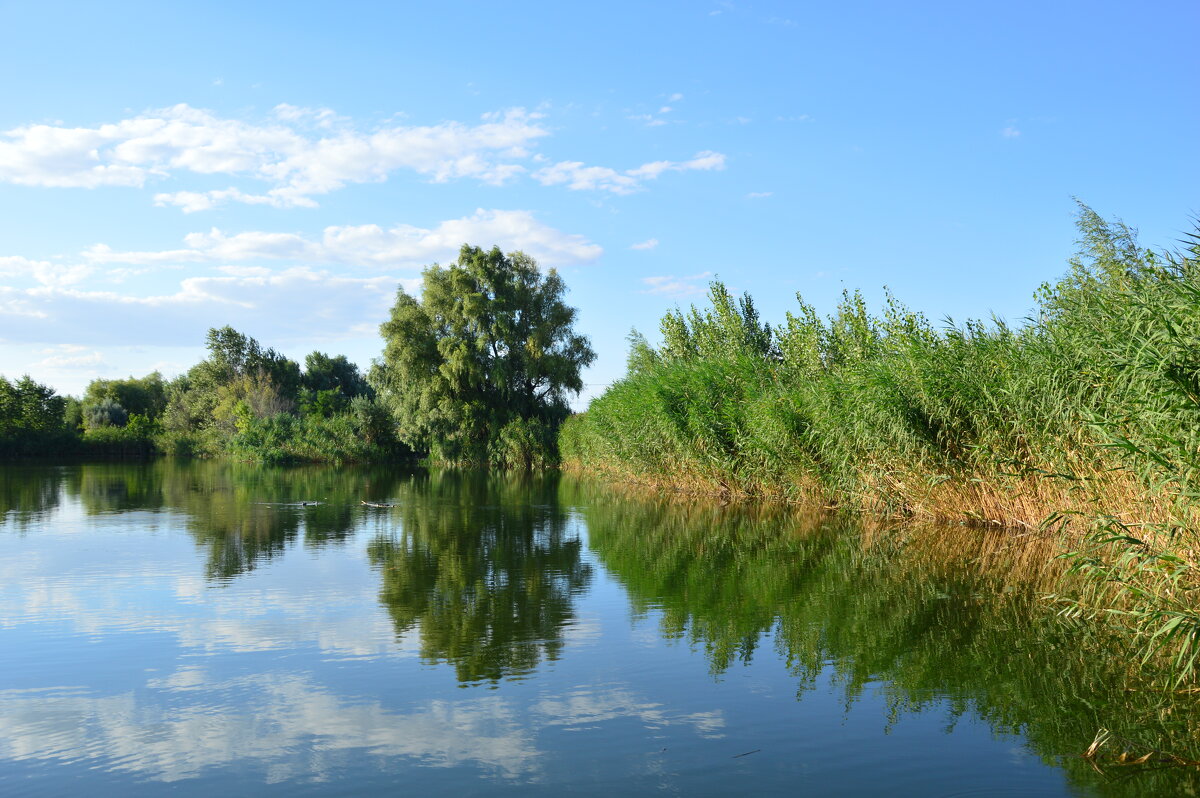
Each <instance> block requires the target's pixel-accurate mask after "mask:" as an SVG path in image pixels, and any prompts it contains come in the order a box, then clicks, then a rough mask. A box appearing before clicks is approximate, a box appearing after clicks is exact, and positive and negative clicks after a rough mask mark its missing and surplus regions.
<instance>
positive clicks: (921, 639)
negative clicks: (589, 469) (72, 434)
mask: <svg viewBox="0 0 1200 798" xmlns="http://www.w3.org/2000/svg"><path fill="white" fill-rule="evenodd" d="M364 501H365V502H369V503H371V504H372V505H375V506H368V505H367V504H363V502H364ZM0 511H3V524H2V525H0V795H5V796H7V795H17V796H24V795H30V796H34V795H36V796H48V795H78V794H88V795H158V794H163V793H166V792H170V793H171V794H172V795H203V796H211V795H214V794H217V795H220V794H228V795H246V794H254V795H263V796H266V795H276V794H279V795H284V794H286V795H289V796H294V795H372V794H376V793H378V794H397V793H403V794H408V795H492V794H520V795H530V794H545V795H560V794H564V793H565V794H580V795H612V794H627V795H640V794H657V793H665V794H679V795H689V796H692V795H731V794H739V793H740V794H747V795H814V796H824V795H837V796H876V795H889V796H908V795H912V796H953V795H961V796H968V795H969V796H992V795H996V796H1000V795H1014V796H1015V795H1021V796H1060V795H1061V796H1067V795H1070V796H1078V795H1147V796H1158V795H1185V794H1186V795H1194V794H1196V792H1197V787H1198V785H1200V778H1197V774H1196V771H1195V770H1194V769H1185V768H1178V767H1162V766H1149V765H1141V766H1129V765H1121V764H1118V763H1117V762H1115V761H1113V760H1112V758H1111V757H1110V758H1109V760H1107V761H1105V760H1103V759H1100V760H1097V761H1096V762H1091V761H1088V760H1086V759H1084V758H1083V757H1082V754H1083V752H1084V751H1085V750H1086V749H1087V748H1088V746H1089V744H1090V743H1091V742H1092V740H1093V739H1094V738H1095V735H1096V734H1097V732H1098V731H1099V730H1100V729H1101V728H1105V729H1109V730H1111V732H1112V733H1113V735H1114V738H1113V739H1114V740H1117V741H1118V742H1112V743H1110V744H1109V749H1108V750H1111V751H1112V752H1113V753H1116V752H1118V751H1120V750H1124V749H1123V748H1122V746H1124V748H1125V749H1128V751H1129V752H1130V754H1131V755H1134V754H1141V753H1145V752H1147V751H1148V750H1149V746H1154V747H1156V748H1158V749H1160V750H1169V751H1172V752H1177V753H1180V754H1187V753H1190V752H1191V751H1192V750H1194V749H1195V748H1197V746H1196V745H1195V744H1194V743H1195V736H1194V735H1195V730H1196V729H1197V728H1198V727H1200V721H1198V720H1197V712H1196V709H1195V703H1196V702H1195V699H1194V698H1192V697H1190V696H1185V697H1170V696H1166V697H1164V695H1162V694H1161V693H1157V692H1154V691H1153V690H1150V689H1148V688H1147V686H1146V685H1143V684H1141V682H1140V681H1139V679H1140V676H1139V668H1138V667H1137V665H1136V664H1135V663H1132V662H1131V658H1130V656H1128V655H1127V654H1126V653H1125V652H1124V650H1123V649H1122V647H1121V641H1120V639H1119V638H1114V637H1111V636H1109V635H1108V634H1107V633H1105V632H1104V630H1103V629H1102V628H1099V627H1097V626H1095V625H1094V624H1093V625H1089V624H1069V623H1066V622H1064V621H1062V620H1060V619H1059V618H1058V617H1057V616H1056V615H1055V613H1054V611H1053V608H1052V607H1051V606H1050V604H1049V603H1048V600H1047V599H1046V597H1045V596H1046V594H1047V593H1049V592H1052V591H1053V589H1054V574H1055V566H1054V563H1053V560H1052V559H1051V557H1050V552H1049V549H1048V545H1047V544H1046V543H1044V542H1040V541H1038V540H1037V539H1036V537H1033V536H1026V537H1024V538H1017V537H1015V536H1014V535H1013V534H1011V533H1001V532H982V531H979V530H977V529H972V528H968V527H942V528H933V527H915V528H914V527H906V526H902V525H897V524H887V523H882V522H878V521H868V520H864V519H856V518H850V517H845V516H837V515H830V514H828V513H822V512H804V511H799V510H795V509H788V508H783V507H769V506H768V507H763V506H759V507H755V506H739V505H721V504H718V503H715V502H711V501H707V500H699V499H688V498H680V497H676V498H672V497H654V496H648V495H645V494H631V493H629V492H628V491H621V490H617V489H614V488H611V487H606V486H603V485H600V484H597V483H594V482H589V481H587V480H582V479H576V478H573V477H570V476H559V475H557V474H547V475H523V476H503V475H495V474H493V475H487V474H481V473H464V472H432V473H430V472H424V471H406V470H398V469H387V468H324V467H321V468H317V467H314V468H296V469H272V468H262V467H256V466H251V465H241V464H230V463H209V462H200V463H180V462H173V461H169V460H164V461H159V462H154V463H149V464H138V465H126V464H85V465H72V466H62V467H49V466H4V467H2V468H0ZM1114 746H1115V747H1114Z"/></svg>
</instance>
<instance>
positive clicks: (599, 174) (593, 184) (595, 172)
mask: <svg viewBox="0 0 1200 798" xmlns="http://www.w3.org/2000/svg"><path fill="white" fill-rule="evenodd" d="M724 168H725V156H724V155H723V154H721V153H719V152H713V151H711V150H706V151H704V152H700V153H697V154H696V157H694V158H692V159H691V160H689V161H651V162H650V163H645V164H642V165H641V166H639V167H637V168H636V169H628V170H626V171H625V172H618V171H616V170H615V169H610V168H608V167H607V166H585V165H584V164H583V163H581V162H579V161H560V162H559V163H556V164H554V165H552V166H547V167H543V168H542V169H539V170H538V171H536V172H534V173H533V176H534V178H535V179H537V180H538V181H540V182H541V183H542V185H547V186H550V185H561V184H566V186H567V188H569V189H572V190H574V191H585V190H592V191H609V192H612V193H613V194H632V193H633V192H635V191H638V190H640V189H641V188H642V182H643V181H645V180H655V179H657V178H658V176H659V175H661V174H662V173H663V172H690V171H711V170H721V169H724Z"/></svg>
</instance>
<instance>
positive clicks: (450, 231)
mask: <svg viewBox="0 0 1200 798" xmlns="http://www.w3.org/2000/svg"><path fill="white" fill-rule="evenodd" d="M464 243H473V244H478V245H480V246H489V247H490V246H492V245H495V246H499V247H500V248H501V249H504V250H506V251H513V250H518V249H519V250H521V251H523V252H525V253H526V254H528V255H531V256H533V257H534V258H535V259H537V261H538V262H539V263H541V264H542V265H544V266H562V265H571V264H578V263H586V262H589V261H593V260H595V259H596V258H598V257H600V255H601V253H602V252H603V249H602V248H601V247H600V246H599V245H598V244H593V243H591V242H590V241H588V240H587V239H586V238H584V237H583V236H581V235H577V234H572V233H564V232H562V231H560V230H557V229H555V228H553V227H550V226H549V225H547V224H544V223H543V222H540V221H538V220H537V218H536V217H534V215H533V214H532V213H530V212H529V211H522V210H485V209H482V208H480V209H478V210H476V211H475V213H474V214H472V215H471V216H465V217H462V218H461V219H449V220H446V221H443V222H440V223H439V224H438V225H437V226H435V227H432V228H424V227H417V226H415V225H407V224H400V225H395V226H393V227H391V228H388V229H384V228H383V227H381V226H379V225H376V224H364V225H341V226H331V227H326V228H325V230H324V232H323V234H322V236H321V237H320V238H319V239H309V238H305V237H304V236H301V235H299V234H296V233H268V232H261V231H249V232H243V233H236V234H233V235H227V234H226V233H224V232H222V231H221V230H219V229H217V228H215V227H214V228H212V229H211V230H210V231H209V232H207V233H189V234H188V235H187V236H185V237H184V248H182V249H172V250H157V251H140V252H116V251H113V249H112V248H111V247H109V246H107V245H105V244H96V245H95V246H92V247H89V248H88V249H87V250H85V251H84V253H83V256H84V259H85V260H86V261H88V262H89V263H119V264H129V265H154V264H173V263H209V262H225V263H229V262H234V261H247V260H289V261H293V262H299V263H310V264H335V263H336V264H347V265H353V266H358V265H364V264H366V265H372V266H381V267H388V268H395V267H413V266H419V265H423V264H427V263H431V262H433V261H449V260H452V259H453V258H454V256H455V255H457V254H458V250H459V248H460V247H461V246H462V245H463V244H464Z"/></svg>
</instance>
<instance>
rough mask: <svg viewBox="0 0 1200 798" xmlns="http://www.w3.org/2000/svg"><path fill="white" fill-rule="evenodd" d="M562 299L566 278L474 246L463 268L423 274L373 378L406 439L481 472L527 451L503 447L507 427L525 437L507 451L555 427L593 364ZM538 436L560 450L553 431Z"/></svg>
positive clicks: (465, 252) (386, 329)
mask: <svg viewBox="0 0 1200 798" xmlns="http://www.w3.org/2000/svg"><path fill="white" fill-rule="evenodd" d="M565 293H566V286H565V285H564V284H563V281H562V279H561V278H560V277H559V276H558V273H557V272H555V271H554V270H553V269H551V270H549V271H548V272H546V273H542V272H540V271H539V270H538V267H537V263H536V262H535V261H534V260H533V258H531V257H529V256H528V255H525V254H523V253H521V252H513V253H509V254H507V255H505V254H504V253H502V252H501V251H500V250H499V248H492V249H491V250H490V251H485V250H483V249H480V248H478V247H472V246H466V245H464V246H463V248H462V250H461V252H460V253H459V257H458V261H457V262H456V263H453V264H451V265H450V266H447V267H442V266H438V265H436V264H435V265H433V266H430V267H429V268H427V269H426V270H425V271H424V273H423V290H422V293H421V298H420V299H417V298H415V297H412V296H409V295H408V294H407V293H405V291H404V289H403V288H401V289H400V290H399V292H398V293H397V296H396V304H395V305H394V306H393V308H392V313H391V318H390V319H389V320H388V321H386V322H385V323H384V324H383V325H382V327H381V328H380V330H381V332H382V334H383V338H384V352H383V357H382V358H381V359H379V360H378V361H376V364H375V367H374V369H373V370H372V382H373V383H374V384H375V386H376V388H377V389H378V390H379V391H380V395H381V398H382V400H383V401H384V402H386V403H387V404H388V405H389V406H390V407H391V409H392V411H393V413H394V414H395V417H396V420H397V424H398V426H399V432H400V436H401V438H402V439H403V440H404V441H405V442H406V443H408V444H409V445H411V446H412V447H413V448H414V449H417V450H421V451H427V452H430V453H431V454H432V455H433V456H434V458H435V459H439V460H445V461H457V462H464V461H469V462H477V463H483V462H487V461H488V460H489V459H492V460H495V459H497V453H498V452H500V451H501V450H502V449H512V448H520V447H514V446H511V445H508V446H504V447H497V445H496V444H497V443H498V442H499V441H500V440H501V439H502V431H503V430H504V429H505V428H506V427H507V426H508V425H510V424H513V423H518V424H520V426H521V432H522V434H520V435H518V434H516V433H517V430H516V429H515V428H514V429H511V430H509V434H508V435H507V436H504V437H505V438H506V443H511V442H513V441H516V440H518V439H519V440H526V439H531V435H530V433H529V431H530V430H532V429H547V430H550V431H553V430H556V429H557V428H558V425H559V424H561V423H562V421H563V419H565V418H566V417H567V416H568V415H569V414H570V408H569V406H568V404H567V397H568V394H571V393H578V392H579V391H580V390H581V389H582V388H583V383H582V381H581V380H580V376H579V372H580V369H582V368H583V367H585V366H587V365H589V364H590V363H591V362H592V361H593V360H594V359H595V353H594V352H593V351H592V349H591V346H590V345H589V343H588V340H587V338H586V337H584V336H582V335H580V334H578V333H576V332H575V331H574V329H573V325H574V323H575V309H574V308H571V307H568V306H567V304H566V303H565V302H564V301H563V295H564V294H565ZM535 421H536V422H537V423H536V424H534V425H533V426H530V422H535ZM538 437H540V438H542V439H544V440H549V441H551V442H550V443H547V444H546V445H547V447H548V448H550V449H551V450H552V449H553V443H552V440H553V434H552V433H551V434H548V435H539V436H538ZM499 459H501V460H503V461H505V462H506V463H507V460H508V459H509V458H506V457H504V456H503V455H500V456H499ZM520 459H522V460H524V461H526V462H528V461H531V460H534V459H540V458H531V457H529V456H528V453H527V452H523V453H522V455H521V458H520ZM507 464H510V465H511V464H512V463H507Z"/></svg>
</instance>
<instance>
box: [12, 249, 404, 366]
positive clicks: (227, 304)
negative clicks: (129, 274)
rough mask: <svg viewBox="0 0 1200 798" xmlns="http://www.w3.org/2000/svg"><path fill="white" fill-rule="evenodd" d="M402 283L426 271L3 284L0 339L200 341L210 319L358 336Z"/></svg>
mask: <svg viewBox="0 0 1200 798" xmlns="http://www.w3.org/2000/svg"><path fill="white" fill-rule="evenodd" d="M398 284H399V285H404V286H405V288H406V290H409V291H410V292H411V291H415V290H417V289H418V287H419V280H417V279H411V278H410V279H400V278H398V277H396V276H394V275H386V276H384V275H381V276H373V277H354V276H344V275H337V274H332V273H330V272H328V271H323V270H319V269H312V268H309V267H305V266H295V267H290V268H284V269H279V270H270V269H254V270H244V269H242V270H239V269H229V270H224V271H223V270H221V269H218V270H217V271H216V273H215V274H212V275H204V276H195V277H187V278H184V279H183V280H181V281H180V282H179V283H178V284H177V286H176V288H175V290H174V291H168V292H165V293H159V294H154V295H149V296H135V295H129V294H121V293H117V292H114V291H88V290H80V289H78V288H73V287H51V286H39V287H35V288H29V289H17V288H12V287H8V286H0V338H3V339H4V340H5V341H7V342H9V343H53V344H64V343H66V344H76V343H78V342H80V341H87V342H89V344H91V345H93V346H102V345H129V344H133V343H138V342H147V341H152V342H154V345H155V346H189V345H195V344H196V343H197V342H198V341H202V340H203V338H204V332H205V330H207V329H208V328H209V327H213V326H220V325H222V324H232V325H233V326H234V327H237V328H239V329H253V330H256V331H258V334H259V335H261V336H262V337H263V338H264V339H266V340H270V341H272V342H276V343H280V344H285V343H288V342H298V341H312V340H316V339H330V338H334V339H336V338H346V337H353V336H356V335H360V334H361V332H362V329H363V328H362V325H363V324H364V322H366V323H367V324H368V326H370V327H373V326H374V325H377V324H379V322H381V321H383V319H384V317H385V316H386V314H387V309H388V307H389V306H390V305H391V303H392V301H393V299H394V296H395V290H396V286H397V285H398ZM73 356H75V357H77V355H73ZM60 365H65V362H64V363H63V364H60Z"/></svg>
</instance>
